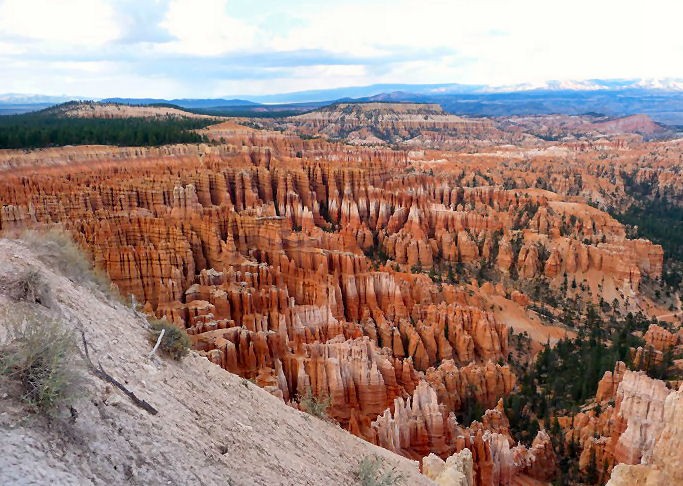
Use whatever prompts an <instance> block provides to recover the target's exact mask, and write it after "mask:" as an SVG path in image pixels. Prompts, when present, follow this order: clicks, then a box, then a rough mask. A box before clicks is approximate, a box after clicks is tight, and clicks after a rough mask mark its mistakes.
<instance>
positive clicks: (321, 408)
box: [299, 388, 332, 420]
mask: <svg viewBox="0 0 683 486" xmlns="http://www.w3.org/2000/svg"><path fill="white" fill-rule="evenodd" d="M331 401H332V400H331V398H330V397H325V398H320V397H316V396H315V395H313V393H312V392H311V389H310V388H308V389H307V390H306V395H304V396H303V397H301V399H300V400H299V406H300V407H301V410H303V411H304V412H306V413H309V414H311V415H313V416H314V417H318V418H319V419H323V420H330V417H329V416H328V415H327V409H329V408H330V402H331Z"/></svg>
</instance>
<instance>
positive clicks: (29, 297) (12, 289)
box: [7, 269, 50, 307]
mask: <svg viewBox="0 0 683 486" xmlns="http://www.w3.org/2000/svg"><path fill="white" fill-rule="evenodd" d="M7 287H8V289H7V294H8V296H9V297H10V298H11V299H13V300H18V301H22V302H28V303H29V304H34V303H37V304H41V305H44V306H45V307H49V305H50V287H48V285H47V282H45V279H44V278H43V276H42V275H41V274H40V272H38V270H35V269H27V270H24V271H22V272H21V273H19V275H17V276H15V277H13V278H11V281H10V282H8V283H7Z"/></svg>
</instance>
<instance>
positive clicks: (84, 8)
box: [0, 0, 683, 99]
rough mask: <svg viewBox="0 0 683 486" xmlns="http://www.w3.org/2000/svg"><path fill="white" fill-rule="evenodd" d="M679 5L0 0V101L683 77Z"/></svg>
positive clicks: (669, 0) (559, 0)
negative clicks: (16, 96)
mask: <svg viewBox="0 0 683 486" xmlns="http://www.w3.org/2000/svg"><path fill="white" fill-rule="evenodd" d="M681 4H683V2H681V1H680V0H648V1H647V2H645V1H641V0H620V1H614V0H572V1H566V0H554V1H553V0H543V1H538V0H363V1H361V0H338V1H329V0H317V1H313V0H0V66H1V71H0V93H40V94H48V95H62V94H66V95H72V96H82V97H91V98H104V97H113V96H123V97H153V98H168V99H170V98H183V97H184V98H210V97H225V96H233V95H249V94H253V95H258V94H269V93H284V92H291V91H300V90H309V89H324V88H335V87H343V86H364V85H370V84H376V83H430V84H431V83H461V84H486V85H490V86H507V85H515V84H521V83H529V84H532V85H533V84H540V83H542V82H544V81H548V80H560V81H562V80H583V79H594V78H601V79H619V78H621V79H623V78H683V34H681V32H683V31H682V30H681V27H680V24H681V18H683V5H681Z"/></svg>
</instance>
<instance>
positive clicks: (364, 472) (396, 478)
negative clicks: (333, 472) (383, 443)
mask: <svg viewBox="0 0 683 486" xmlns="http://www.w3.org/2000/svg"><path fill="white" fill-rule="evenodd" d="M383 463H384V461H382V459H381V458H380V457H379V456H376V455H374V454H373V455H370V456H365V457H364V458H363V459H361V461H360V462H359V463H358V470H357V471H356V478H357V479H358V482H359V483H360V484H361V485H362V486H397V485H399V484H403V480H404V479H405V478H404V477H403V475H402V474H400V473H398V472H396V470H394V469H389V470H388V471H384V470H383Z"/></svg>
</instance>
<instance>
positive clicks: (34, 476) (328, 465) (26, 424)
mask: <svg viewBox="0 0 683 486" xmlns="http://www.w3.org/2000/svg"><path fill="white" fill-rule="evenodd" d="M29 266H30V267H33V268H37V269H39V271H40V273H41V274H42V275H43V276H44V278H45V279H46V280H47V282H48V284H49V286H50V288H51V292H52V296H53V299H52V300H53V301H54V302H53V304H52V305H51V309H49V310H40V312H45V313H52V314H56V313H60V314H61V315H63V316H64V317H65V318H66V321H67V322H68V323H69V325H72V326H74V327H75V328H81V327H82V328H83V329H85V333H86V337H87V340H88V342H89V344H90V348H91V350H90V354H91V357H92V358H93V361H95V363H97V362H98V361H99V362H101V364H102V366H103V367H104V369H105V370H106V371H107V372H109V373H110V374H111V375H113V376H114V377H115V378H116V379H118V380H119V381H121V382H123V383H125V384H126V386H127V387H128V388H129V389H131V390H132V391H133V392H134V393H136V394H137V395H138V396H139V397H140V398H142V399H144V400H146V401H148V402H149V403H151V404H152V405H153V406H154V407H156V408H157V409H158V410H159V413H158V415H156V416H153V415H150V414H149V413H147V412H145V411H143V410H141V409H140V408H137V407H136V406H134V405H133V404H132V403H131V401H130V400H129V399H128V398H127V397H126V396H125V395H123V394H122V393H120V392H119V391H118V390H112V388H111V387H110V386H109V385H107V384H106V383H105V382H103V381H101V380H99V379H98V378H95V377H93V376H92V375H90V374H86V378H85V386H84V387H83V396H82V397H81V398H79V399H78V401H77V402H76V404H75V409H76V410H77V411H78V418H77V420H76V422H75V423H74V424H67V423H66V422H65V423H63V424H61V423H58V424H53V425H52V426H48V424H47V423H46V422H45V420H44V419H41V418H39V417H30V418H26V408H25V406H24V405H23V404H22V403H20V402H18V401H17V400H16V399H14V398H13V395H12V394H11V393H8V392H7V390H9V388H6V390H2V389H0V436H1V437H2V440H1V441H0V484H60V485H62V484H79V485H80V484H105V483H109V484H145V485H148V484H149V485H152V484H222V485H225V484H230V485H252V484H253V485H277V484H281V485H321V484H343V485H347V484H348V485H350V484H355V483H356V480H355V478H354V473H355V471H356V470H357V466H358V462H359V460H360V459H361V458H363V457H364V456H367V455H371V454H378V455H379V456H381V457H382V458H384V460H385V464H386V465H391V466H396V467H397V468H398V469H399V470H400V471H401V472H402V473H403V474H404V475H405V477H406V480H405V483H404V484H411V485H413V484H415V485H419V484H433V483H431V482H430V481H429V480H428V479H427V478H426V477H424V476H422V475H420V474H419V473H418V472H417V464H416V463H414V462H412V461H409V460H407V459H405V458H402V457H400V456H397V455H395V454H393V453H391V452H389V451H386V450H384V449H380V448H378V447H375V446H373V445H371V444H369V443H367V442H364V441H362V440H361V439H358V438H356V437H354V436H352V435H351V434H349V433H347V432H345V431H343V430H341V429H340V428H338V427H337V426H335V425H331V424H328V423H325V422H323V421H321V420H318V419H316V418H313V417H311V416H309V415H307V414H305V413H302V412H299V411H297V410H294V409H292V408H289V407H287V406H286V405H284V404H283V403H282V402H281V401H279V400H278V399H276V398H275V397H273V396H271V395H270V394H268V393H267V392H265V391H263V390H261V389H260V388H258V387H256V386H255V385H253V384H251V383H249V382H246V381H243V380H242V379H241V378H239V377H237V376H235V375H233V374H230V373H228V372H226V371H224V370H222V369H221V368H219V367H218V366H215V365H213V364H211V363H209V361H207V360H206V359H204V358H201V357H199V356H198V355H197V354H195V353H191V354H190V355H189V356H187V357H186V358H185V360H184V361H183V362H182V363H176V362H173V361H168V360H165V359H158V358H157V359H150V358H148V357H147V355H148V353H149V351H150V348H151V346H150V345H149V343H148V342H147V333H146V321H145V319H144V318H143V317H140V316H138V315H136V313H135V312H133V311H132V310H130V309H128V308H127V307H125V306H124V305H122V304H120V303H118V302H113V301H111V300H109V299H107V298H106V297H105V296H103V295H101V294H100V293H99V291H93V290H90V289H89V288H85V287H83V286H80V285H76V284H74V283H73V282H71V281H70V280H68V279H67V278H66V277H64V276H62V275H58V274H55V273H53V272H52V271H51V270H50V269H48V268H46V267H45V266H44V265H43V264H41V263H40V262H39V261H38V260H37V259H36V258H35V255H34V254H32V251H31V250H30V249H28V248H27V247H26V246H25V244H23V243H19V242H16V241H10V240H6V239H2V240H0V282H2V281H7V280H8V278H11V275H12V274H17V273H18V272H20V271H21V270H22V269H23V268H27V267H29ZM40 307H41V306H39V305H38V304H31V305H29V304H23V303H16V302H14V301H11V300H10V299H9V298H8V297H7V296H6V295H5V292H4V291H3V288H2V285H1V284H0V333H2V332H3V327H4V325H5V324H6V322H7V321H8V319H11V318H12V316H17V315H19V314H21V313H22V312H38V311H39V308H40ZM3 386H4V387H7V382H6V381H5V382H2V381H0V388H1V387H3Z"/></svg>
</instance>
